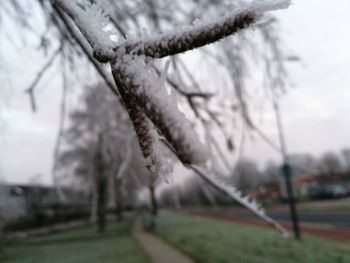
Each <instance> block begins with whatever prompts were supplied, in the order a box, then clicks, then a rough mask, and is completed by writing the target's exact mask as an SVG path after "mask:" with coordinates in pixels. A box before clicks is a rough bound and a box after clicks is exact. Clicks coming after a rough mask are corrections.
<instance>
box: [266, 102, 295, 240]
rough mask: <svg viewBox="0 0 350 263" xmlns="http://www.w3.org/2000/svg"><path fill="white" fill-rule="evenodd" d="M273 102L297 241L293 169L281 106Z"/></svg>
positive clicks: (283, 171)
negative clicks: (285, 136) (290, 162)
mask: <svg viewBox="0 0 350 263" xmlns="http://www.w3.org/2000/svg"><path fill="white" fill-rule="evenodd" d="M272 102H273V108H274V111H275V117H276V123H277V129H278V135H279V140H280V147H281V155H282V161H283V165H282V173H283V175H284V178H285V181H286V190H287V198H288V203H289V208H290V216H291V219H292V224H293V231H294V236H295V238H296V239H300V230H299V220H298V214H297V209H296V205H295V198H294V192H293V184H292V180H291V177H292V169H291V166H290V165H289V158H288V154H287V146H286V141H285V138H284V133H283V126H282V120H281V119H282V118H281V113H280V109H279V105H278V103H277V99H276V98H275V97H273V101H272Z"/></svg>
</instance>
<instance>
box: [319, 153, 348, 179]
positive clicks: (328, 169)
mask: <svg viewBox="0 0 350 263" xmlns="http://www.w3.org/2000/svg"><path fill="white" fill-rule="evenodd" d="M318 166H319V171H320V172H321V173H326V174H335V173H339V172H341V171H342V170H343V169H342V165H341V161H340V158H339V157H338V155H336V154H335V153H332V152H327V153H325V154H323V155H322V156H321V158H320V159H319V161H318Z"/></svg>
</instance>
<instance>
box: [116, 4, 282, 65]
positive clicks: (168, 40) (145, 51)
mask: <svg viewBox="0 0 350 263" xmlns="http://www.w3.org/2000/svg"><path fill="white" fill-rule="evenodd" d="M288 6H289V1H288V0H287V1H286V0H274V1H259V0H255V1H252V2H250V3H249V4H246V5H245V6H242V7H240V8H237V9H236V10H234V11H232V12H230V13H229V14H227V15H226V16H224V17H223V18H220V19H218V20H214V21H212V22H207V23H205V22H204V23H199V24H197V25H193V26H190V27H185V28H183V29H180V30H176V31H174V32H170V33H165V34H160V35H158V36H155V37H150V39H146V40H141V41H136V42H134V43H125V44H123V45H120V46H118V47H117V48H116V49H115V50H116V51H118V50H123V52H128V53H129V52H131V53H133V54H137V55H145V56H149V57H153V58H162V57H166V56H172V55H176V54H179V53H183V52H186V51H188V50H191V49H195V48H199V47H202V46H204V45H207V44H210V43H214V42H216V41H218V40H220V39H223V38H225V37H227V36H229V35H232V34H234V33H236V32H238V31H240V30H242V29H244V28H246V27H248V26H249V25H252V24H253V23H255V22H256V21H258V19H259V18H260V17H261V15H262V14H263V13H265V12H267V11H271V10H275V9H281V8H287V7H288Z"/></svg>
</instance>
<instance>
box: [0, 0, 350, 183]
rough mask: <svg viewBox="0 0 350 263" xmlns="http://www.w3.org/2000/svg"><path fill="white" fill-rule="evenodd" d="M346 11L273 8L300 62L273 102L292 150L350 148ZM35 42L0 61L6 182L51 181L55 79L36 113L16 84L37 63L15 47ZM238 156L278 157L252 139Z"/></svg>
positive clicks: (340, 6)
mask: <svg viewBox="0 0 350 263" xmlns="http://www.w3.org/2000/svg"><path fill="white" fill-rule="evenodd" d="M349 10H350V2H349V1H346V0H334V1H329V0H307V1H305V0H294V5H293V6H291V7H290V8H289V9H288V10H283V11H279V14H278V16H279V18H280V21H281V28H282V35H283V40H284V42H285V43H286V44H287V46H288V47H289V49H290V50H292V51H293V52H294V53H295V54H297V55H298V56H300V57H301V58H302V61H303V63H302V65H301V66H293V67H291V72H290V73H291V77H292V80H293V82H294V84H295V88H294V89H292V90H289V92H288V94H287V96H286V97H285V98H284V99H283V100H282V105H281V107H282V113H283V117H284V127H285V133H286V135H287V140H288V148H289V150H290V152H292V153H295V152H297V153H311V154H313V155H316V156H319V155H320V154H322V153H323V152H325V151H329V150H331V151H340V150H341V149H343V148H346V147H350V114H349V113H350V103H349V102H350V89H349V87H348V86H349V83H350V73H349V72H348V71H349V66H350V52H349V47H350V30H349V25H350V16H349V14H348V12H349ZM36 44H37V43H30V41H29V42H27V43H26V44H25V45H24V46H23V47H20V48H19V50H17V49H16V48H15V47H12V46H11V51H10V50H9V51H7V50H6V52H10V54H12V53H13V54H17V55H15V56H12V57H11V58H8V61H5V62H4V63H1V62H0V81H1V82H0V86H1V85H2V84H4V83H5V85H6V86H8V85H7V84H8V78H7V75H6V74H8V72H5V71H4V70H3V67H1V65H5V63H8V62H11V63H10V64H11V67H10V68H9V70H10V71H11V69H15V71H13V72H16V75H15V76H12V88H9V89H6V90H4V89H3V88H0V91H1V93H0V103H1V104H2V105H1V107H0V118H1V119H0V123H3V124H2V125H0V167H1V168H0V171H1V172H0V179H1V177H3V178H4V179H5V180H6V181H9V182H28V181H29V180H31V179H32V178H33V176H34V175H36V174H41V175H42V177H41V181H42V182H43V183H50V182H51V165H52V163H51V162H52V155H53V147H54V142H55V138H56V134H57V123H58V108H59V102H60V96H61V94H60V86H59V83H58V84H57V85H52V87H47V88H46V85H47V84H49V83H50V82H52V81H56V82H57V81H58V80H57V79H58V78H56V79H55V75H54V74H55V71H54V70H52V71H51V72H49V73H48V75H47V76H46V77H45V78H44V80H43V81H42V82H41V85H40V88H39V89H41V90H42V91H41V92H40V94H39V96H38V105H39V111H38V113H36V114H32V113H31V110H30V107H29V102H28V98H27V96H26V95H25V94H24V93H23V90H24V89H25V88H26V87H27V85H28V83H30V81H31V80H32V78H33V76H35V73H36V72H37V70H38V69H39V68H40V65H41V64H42V63H43V62H44V61H43V60H42V59H41V58H40V57H39V58H38V57H35V55H31V57H30V58H29V59H27V58H24V59H23V57H26V56H21V52H20V50H22V53H23V52H25V50H26V49H27V50H30V49H33V48H35V45H36ZM2 46H3V43H1V38H0V52H2V53H4V50H3V49H2V48H1V47H2ZM11 52H12V53H11ZM5 57H6V56H5ZM37 61H39V62H40V63H37ZM1 83H2V84H1ZM45 84H46V85H45ZM266 125H269V123H268V122H267V123H265V128H266V129H265V130H266V131H268V133H269V135H270V136H271V137H273V138H277V137H276V133H275V132H274V126H270V127H266ZM245 155H246V156H248V157H251V158H254V159H256V160H257V161H258V162H259V163H263V162H265V161H267V160H268V159H271V158H274V159H276V158H278V156H277V155H276V154H275V153H274V152H273V150H272V149H270V148H269V147H267V146H266V145H264V144H262V143H259V142H256V143H254V144H250V145H249V147H247V150H246V154H245ZM175 177H176V176H174V178H175Z"/></svg>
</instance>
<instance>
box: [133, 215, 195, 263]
mask: <svg viewBox="0 0 350 263" xmlns="http://www.w3.org/2000/svg"><path fill="white" fill-rule="evenodd" d="M133 236H134V237H135V239H136V240H137V241H138V242H139V244H140V245H141V247H142V248H143V249H144V250H145V251H146V253H147V254H148V256H149V257H150V258H151V260H152V262H153V263H194V261H193V260H192V259H190V258H189V257H188V256H186V255H184V254H182V253H181V252H180V251H178V250H177V249H175V248H174V247H172V246H170V245H168V244H166V243H164V242H163V241H162V240H161V239H159V238H157V237H156V236H154V235H152V234H150V233H148V232H146V231H145V230H143V227H142V220H141V218H137V219H136V221H135V224H134V227H133Z"/></svg>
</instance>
